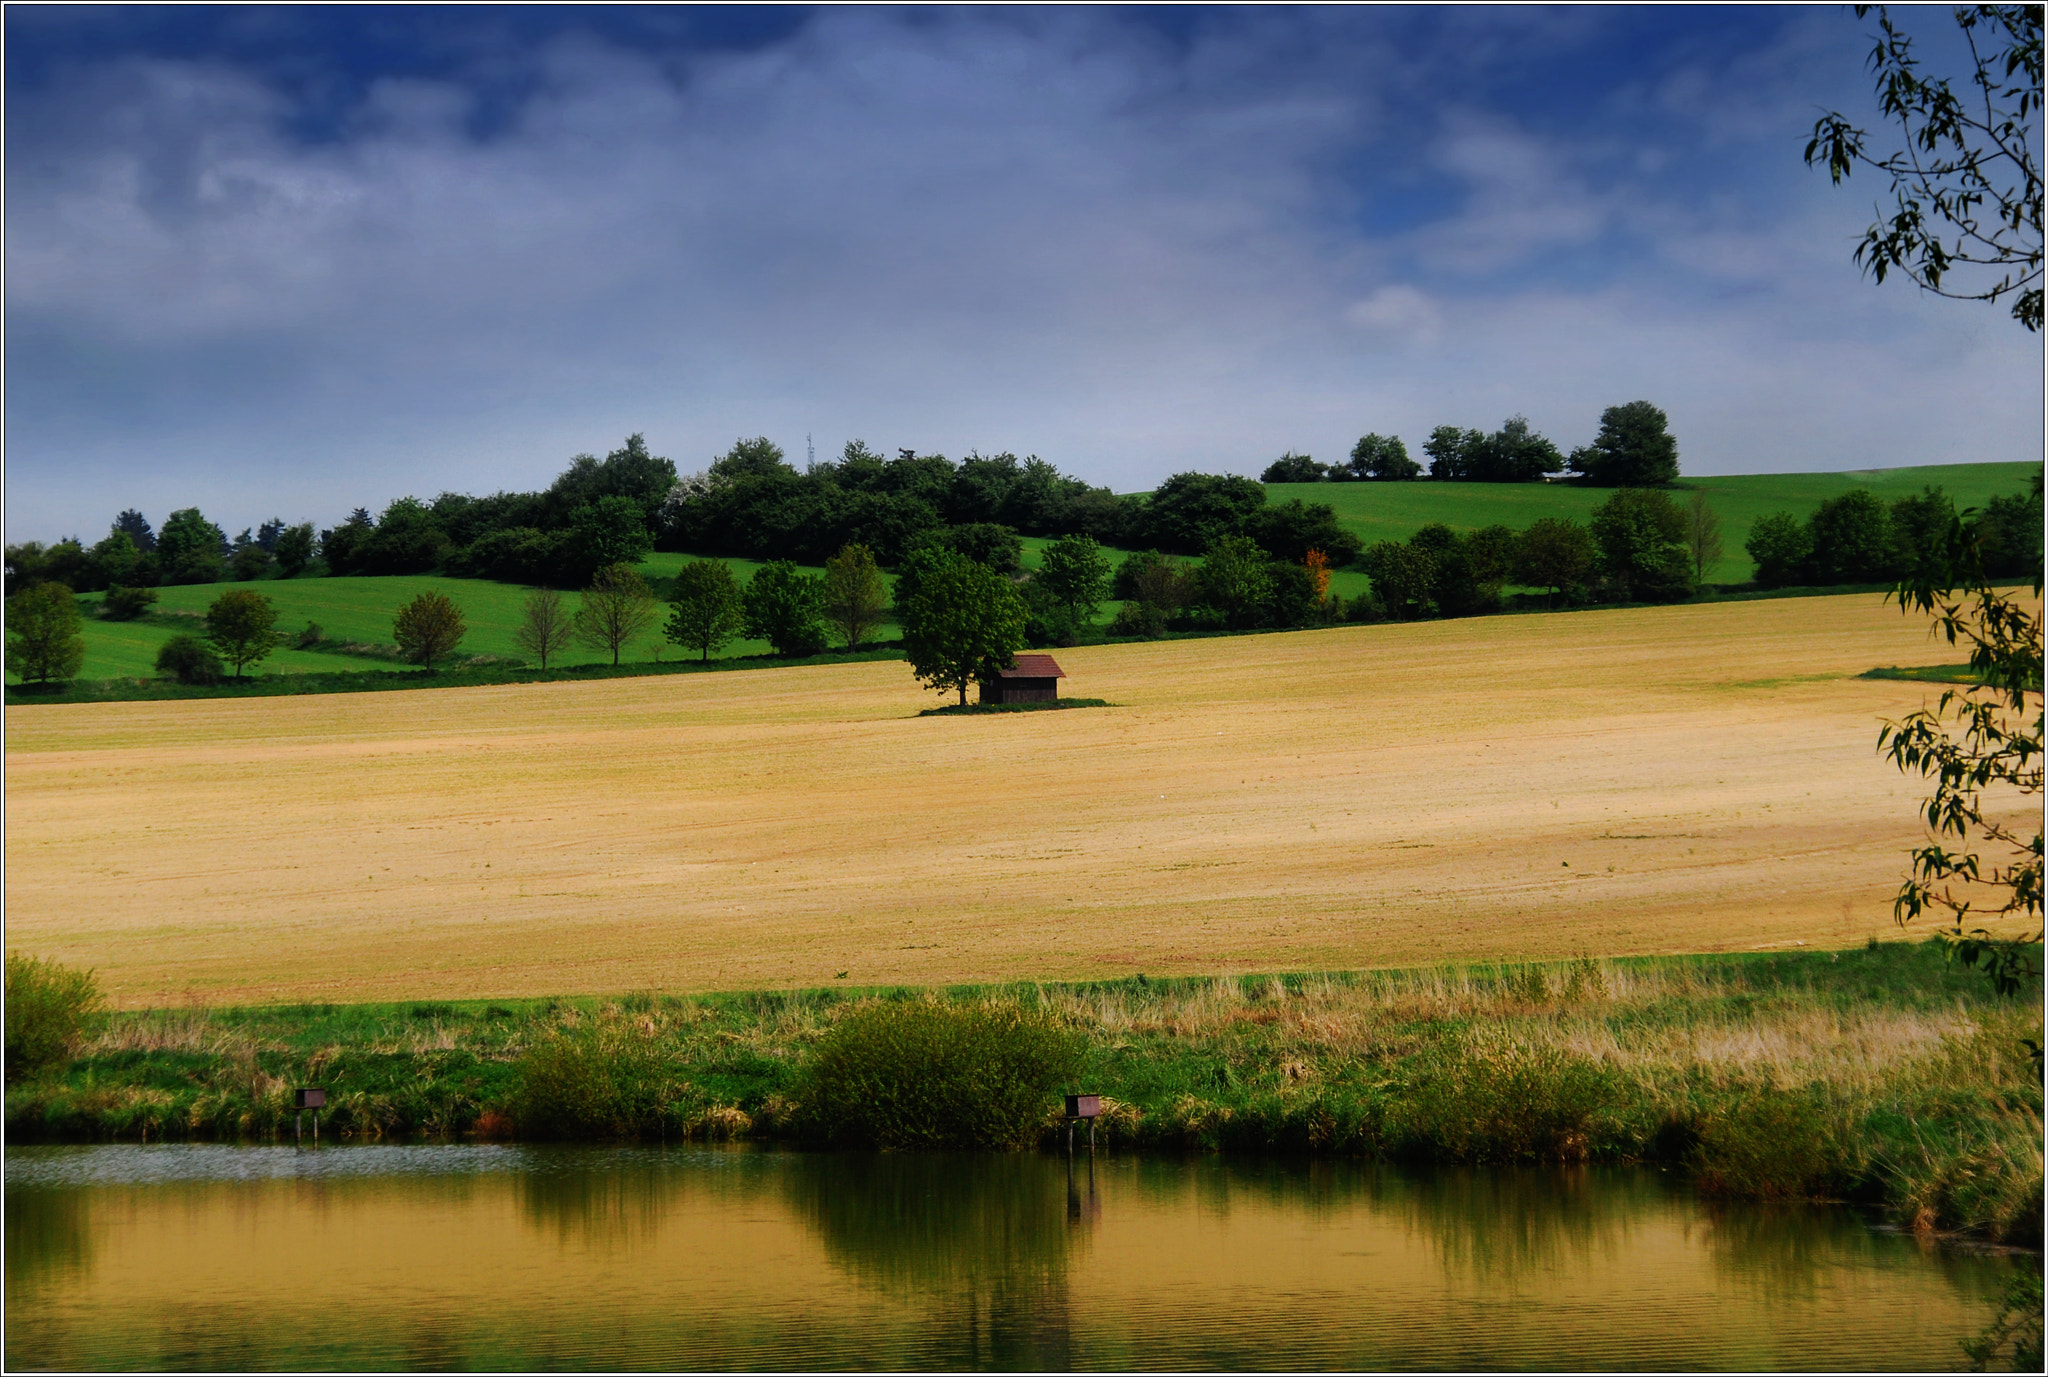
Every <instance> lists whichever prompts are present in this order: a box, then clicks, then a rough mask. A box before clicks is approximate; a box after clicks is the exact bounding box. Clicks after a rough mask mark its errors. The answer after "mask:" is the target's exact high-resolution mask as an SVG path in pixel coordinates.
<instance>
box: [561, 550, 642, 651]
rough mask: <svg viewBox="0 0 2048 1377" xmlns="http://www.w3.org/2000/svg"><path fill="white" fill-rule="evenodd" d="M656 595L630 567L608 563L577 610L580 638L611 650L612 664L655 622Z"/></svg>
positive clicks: (584, 642)
mask: <svg viewBox="0 0 2048 1377" xmlns="http://www.w3.org/2000/svg"><path fill="white" fill-rule="evenodd" d="M654 613H655V605H654V594H653V592H652V591H650V590H649V589H648V587H647V580H646V579H643V578H641V577H640V571H639V570H637V569H635V568H634V567H633V566H632V565H630V564H607V565H605V566H604V567H603V568H602V569H599V570H598V571H597V575H596V577H594V578H593V579H591V581H590V587H589V588H587V589H585V590H584V593H583V605H582V606H581V607H579V608H577V609H576V639H577V640H579V641H581V642H583V644H585V645H587V646H589V647H590V648H591V649H592V650H609V651H610V652H611V653H612V663H613V664H614V665H616V664H618V662H619V651H620V650H621V649H622V648H623V647H624V646H625V644H626V642H628V641H630V640H632V639H633V638H634V637H635V636H637V635H639V634H640V633H641V632H643V631H645V630H646V629H647V628H648V626H649V625H650V624H651V623H652V622H653V621H654Z"/></svg>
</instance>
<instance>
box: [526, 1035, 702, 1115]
mask: <svg viewBox="0 0 2048 1377" xmlns="http://www.w3.org/2000/svg"><path fill="white" fill-rule="evenodd" d="M663 1072H664V1066H663V1063H662V1060H661V1057H660V1054H659V1053H658V1052H657V1051H656V1050H655V1048H654V1046H653V1044H652V1042H651V1041H650V1040H648V1039H647V1038H645V1037H643V1036H641V1035H639V1034H638V1033H637V1032H635V1031H634V1030H632V1029H629V1028H621V1027H619V1026H617V1025H596V1026H586V1027H584V1028H580V1029H576V1030H573V1031H561V1032H557V1033H554V1034H552V1035H550V1036H547V1037H544V1038H542V1039H541V1040H540V1041H538V1042H535V1043H534V1044H533V1045H532V1046H530V1047H528V1048H527V1049H526V1052H525V1055H523V1056H521V1057H520V1058H519V1088H518V1089H517V1090H516V1091H514V1092H513V1097H512V1103H511V1111H512V1120H513V1122H514V1123H515V1124H516V1125H517V1126H518V1129H519V1132H520V1134H521V1135H522V1136H525V1137H529V1138H575V1139H587V1138H623V1137H631V1136H633V1135H634V1134H638V1133H645V1132H649V1131H651V1130H655V1129H658V1128H659V1126H660V1122H661V1113H662V1108H663V1102H664V1099H665V1095H664V1091H665V1090H666V1088H667V1078H666V1077H665V1075H664V1074H663Z"/></svg>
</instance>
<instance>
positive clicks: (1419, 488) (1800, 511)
mask: <svg viewBox="0 0 2048 1377" xmlns="http://www.w3.org/2000/svg"><path fill="white" fill-rule="evenodd" d="M2039 469H2040V465H2038V464H2025V463H2021V464H1929V465H1923V466H1920V467H1916V468H1901V469H1861V470H1856V471H1854V472H1849V473H1754V474H1733V475H1728V476H1712V475H1708V476H1692V475H1688V476H1685V477H1683V478H1681V479H1679V486H1680V488H1681V489H1683V490H1684V491H1679V492H1675V493H1673V494H1672V495H1673V496H1674V497H1675V498H1677V499H1678V500H1680V501H1685V500H1688V499H1689V496H1690V491H1691V490H1692V489H1699V490H1700V491H1703V492H1705V493H1706V494H1707V501H1708V502H1709V503H1710V504H1711V505H1712V507H1713V509H1714V513H1715V515H1717V516H1719V517H1720V518H1721V550H1722V553H1721V560H1720V562H1719V563H1718V564H1716V565H1715V566H1714V567H1713V568H1712V569H1710V570H1709V571H1708V573H1707V582H1709V583H1747V582H1749V580H1750V579H1751V578H1752V577H1753V576H1754V574H1755V566H1754V565H1753V564H1752V563H1751V562H1750V558H1749V556H1748V555H1747V554H1745V553H1744V552H1743V549H1742V544H1743V542H1744V541H1746V540H1748V539H1749V530H1750V527H1751V526H1753V525H1755V524H1756V521H1757V518H1758V517H1761V516H1767V515H1769V514H1770V513H1772V512H1791V513H1793V514H1794V515H1796V516H1801V517H1804V516H1806V515H1808V514H1810V513H1811V512H1812V511H1813V510H1814V508H1816V507H1818V506H1819V505H1820V504H1821V503H1822V502H1824V501H1826V500H1827V499H1828V498H1831V497H1840V496H1841V495H1842V494H1843V493H1846V492H1849V491H1851V490H1853V489H1855V488H1866V489H1868V490H1870V491H1871V492H1872V493H1874V494H1876V495H1877V496H1878V497H1880V498H1882V499H1884V500H1885V501H1887V502H1892V501H1896V500H1897V499H1899V498H1901V497H1905V496H1908V495H1909V494H1912V493H1917V492H1919V491H1920V489H1922V488H1923V487H1927V486H1929V485H1932V486H1934V487H1938V488H1940V489H1941V490H1942V491H1943V492H1945V493H1947V494H1948V495H1949V496H1950V497H1951V498H1953V499H1954V500H1955V503H1956V505H1957V506H1958V507H1982V506H1983V505H1984V504H1985V503H1986V502H1989V501H1990V500H1991V499H1992V498H1994V497H2002V496H2005V495H2007V494H2009V493H2016V492H2023V491H2025V490H2026V487H2027V484H2028V482H2029V481H2030V480H2031V479H2032V478H2033V476H2034V474H2035V473H2036V472H2038V471H2039ZM1612 495H1613V489H1611V488H1581V487H1576V486H1574V485H1572V484H1569V483H1432V482H1429V481H1428V480H1426V479H1425V480H1419V481H1417V482H1413V483H1269V484H1267V485H1266V496H1267V501H1269V502H1286V501H1288V500H1290V499H1292V498H1297V497H1298V498H1300V499H1301V500H1302V501H1304V502H1325V503H1328V504H1329V505H1330V506H1331V507H1333V508H1335V509H1336V512H1337V517H1338V519H1339V520H1340V521H1342V522H1343V523H1344V524H1345V525H1346V526H1348V527H1349V528H1350V529H1352V530H1353V531H1356V532H1357V533H1358V536H1359V538H1360V539H1361V540H1363V541H1364V542H1365V543H1366V544H1367V545H1371V544H1373V543H1374V542H1376V541H1381V540H1406V539H1407V538H1408V537H1409V536H1411V535H1413V534H1415V532H1416V531H1417V530H1419V529H1421V528H1422V527H1424V526H1426V525H1428V524H1429V523H1430V522H1432V521H1441V522H1443V523H1444V524H1445V525H1447V526H1449V527H1451V528H1452V529H1453V530H1459V531H1474V530H1478V529H1479V528H1480V527H1482V526H1492V525H1496V524H1498V525H1503V526H1511V527H1513V528H1514V529H1515V530H1518V531H1519V530H1522V529H1524V528H1525V527H1527V526H1528V525H1530V523H1532V522H1534V521H1536V520H1537V519H1539V518H1541V517H1546V516H1555V517H1569V518H1570V519H1572V520H1574V521H1578V522H1582V523H1583V522H1584V521H1586V520H1587V518H1589V517H1590V516H1592V514H1593V509H1594V508H1595V507H1598V506H1599V505H1600V504H1601V503H1603V502H1605V501H1606V500H1607V499H1608V498H1609V497H1610V496H1612ZM1331 586H1332V587H1333V588H1335V589H1337V591H1339V592H1342V593H1344V594H1345V595H1346V596H1350V595H1351V593H1352V590H1351V589H1349V588H1346V587H1343V586H1341V585H1340V584H1338V583H1336V582H1334V581H1333V582H1332V584H1331ZM1361 586H1362V584H1361Z"/></svg>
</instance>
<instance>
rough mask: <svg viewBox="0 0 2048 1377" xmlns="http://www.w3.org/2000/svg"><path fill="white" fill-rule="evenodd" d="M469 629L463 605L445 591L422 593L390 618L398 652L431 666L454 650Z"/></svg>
mask: <svg viewBox="0 0 2048 1377" xmlns="http://www.w3.org/2000/svg"><path fill="white" fill-rule="evenodd" d="M468 631H469V628H468V627H467V626H466V625H464V623H463V620H462V609H461V608H459V607H457V606H456V605H455V603H454V601H453V600H452V599H450V598H449V597H448V595H447V594H445V593H433V592H427V593H421V594H420V595H419V596H418V597H416V598H414V599H413V600H412V601H411V602H409V603H407V604H406V605H405V606H403V607H401V608H399V609H398V615H397V616H395V617H393V618H392V619H391V639H392V640H394V641H396V642H397V643H398V653H399V654H400V655H402V656H404V657H405V658H406V659H407V660H409V661H411V662H412V663H413V664H416V665H422V666H424V667H426V668H428V669H432V668H433V667H434V663H435V662H436V661H438V660H445V659H447V658H448V656H450V655H452V654H454V653H455V647H456V646H458V645H461V644H462V638H463V636H465V635H466V634H468Z"/></svg>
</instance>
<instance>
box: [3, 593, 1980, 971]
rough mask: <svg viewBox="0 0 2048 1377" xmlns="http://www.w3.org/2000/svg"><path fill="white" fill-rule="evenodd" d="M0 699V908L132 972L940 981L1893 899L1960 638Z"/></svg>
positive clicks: (1717, 925) (1643, 948)
mask: <svg viewBox="0 0 2048 1377" xmlns="http://www.w3.org/2000/svg"><path fill="white" fill-rule="evenodd" d="M1059 655H1060V661H1061V663H1062V664H1063V665H1064V666H1065V668H1066V669H1067V671H1068V673H1069V675H1070V676H1071V677H1070V678H1069V680H1068V682H1067V684H1066V685H1065V686H1064V689H1065V691H1066V692H1067V693H1069V694H1071V695H1075V696H1088V697H1101V698H1107V699H1109V700H1110V701H1111V702H1113V703H1115V704H1118V705H1119V706H1117V707H1112V708H1098V709H1084V710H1075V711H1070V712H1057V713H1031V714H1015V715H1003V716H987V717H956V718H919V717H918V716H917V715H916V714H917V712H918V710H919V709H920V708H924V707H929V706H936V705H938V704H939V703H941V702H943V701H945V700H943V699H941V698H940V697H938V696H937V695H934V694H931V693H927V692H924V691H921V690H920V689H918V688H917V686H916V685H915V683H914V681H913V680H912V679H911V677H910V673H909V670H908V668H907V667H906V666H904V665H902V664H893V663H880V664H861V665H845V666H835V667H825V668H816V669H789V670H762V671H757V672H736V673H727V674H706V675H681V676H674V677H663V678H648V679H630V680H616V681H610V682H600V683H590V684H550V685H519V686H507V687H496V688H476V689H446V690H427V691H421V692H416V693H375V694H331V695H323V696H312V697H304V698H272V699H259V700H253V701H239V702H237V701H223V700H201V701H188V702H171V703H114V704H89V705H79V706H53V707H32V708H17V709H11V710H9V711H8V713H7V720H6V727H7V755H6V771H7V773H6V781H7V813H6V824H7V826H6V858H7V873H6V900H7V911H6V944H7V947H8V949H9V950H12V951H20V952H26V953H29V954H34V955H42V956H54V957H56V958H58V959H60V960H64V961H67V962H74V963H78V964H82V965H90V966H94V967H97V968H98V971H99V974H100V979H101V981H102V984H103V985H104V986H105V987H106V988H107V990H108V991H109V993H110V995H111V997H112V998H113V999H114V1000H115V1002H117V1003H118V1004H121V1005H124V1006H139V1005H146V1004H166V1003H172V1004H175V1003H183V1002H186V1001H203V1002H207V1003H268V1002H275V1001H300V1000H322V1001H325V1000H332V1001H337V1002H340V1001H353V1000H375V999H419V998H429V997H442V998H450V997H486V996H497V995H534V994H547V993H592V992H618V991H627V990H635V989H658V990H663V991H691V990H705V989H730V988H741V987H773V986H787V985H805V986H808V985H821V984H829V983H831V982H832V981H833V980H834V979H835V978H839V977H840V976H841V973H844V978H845V979H846V980H847V982H848V983H849V984H856V985H868V984H881V983H895V982H903V983H917V984H943V983H949V982H967V981H977V982H978V981H992V980H1004V979H1011V978H1020V977H1043V978H1085V977H1091V976H1102V975H1128V974H1130V973H1132V972H1136V971H1145V972H1149V973H1160V974H1164V973H1177V972H1195V971H1201V972H1229V971H1239V970H1262V971H1270V970H1299V969H1329V968H1342V967H1360V966H1378V965H1401V964H1413V963H1418V962H1428V961H1435V960H1442V959H1458V960H1462V959H1489V958H1521V957H1557V956H1570V955H1575V954H1582V953H1590V954H1600V955H1619V954H1626V953H1651V952H1672V951H1724V950H1745V949H1751V948H1761V947H1770V946H1786V945H1791V944H1793V943H1795V942H1802V941H1803V942H1806V943H1809V944H1813V945H1827V946H1841V945H1846V944H1849V943H1855V942H1861V941H1862V940H1864V938H1865V937H1866V936H1868V935H1871V934H1878V935H1880V936H1887V937H1888V936H1891V935H1892V934H1893V933H1894V932H1895V929H1893V927H1892V925H1891V921H1890V896H1891V894H1892V892H1893V891H1894V890H1895V888H1896V886H1897V884H1898V881H1899V878H1900V876H1901V874H1902V872H1903V868H1904V864H1905V853H1906V851H1907V849H1908V847H1910V846H1911V845H1912V844H1913V843H1914V842H1915V840H1916V838H1917V837H1918V836H1919V832H1918V828H1917V825H1916V816H1915V804H1916V802H1917V800H1918V799H1919V798H1920V796H1921V795H1922V793H1923V792H1924V789H1923V786H1922V785H1921V784H1920V783H1919V782H1918V781H1917V780H1909V779H1906V778H1903V777H1902V776H1900V775H1899V774H1898V773H1897V772H1896V771H1894V770H1893V769H1892V768H1891V767H1890V766H1889V765H1887V764H1886V763H1885V762H1883V761H1882V760H1880V759H1879V758H1878V757H1877V755H1876V754H1875V751H1874V746H1875V741H1876V733H1877V726H1878V721H1879V719H1880V718H1883V717H1886V716H1893V717H1896V716H1899V715H1901V714H1903V713H1905V712H1908V711H1910V710H1912V709H1913V708H1914V707H1916V706H1918V705H1920V704H1921V703H1922V702H1923V701H1929V700H1931V699H1932V698H1933V697H1934V696H1936V695H1937V694H1938V692H1939V690H1938V689H1937V688H1935V687H1933V686H1929V685H1925V684H1915V683H1902V682H1895V681H1859V680H1856V679H1854V678H1853V677H1851V676H1854V675H1856V674H1858V673H1860V672H1861V671H1863V670H1866V669H1869V668H1871V667H1872V666H1875V665H1888V664H1902V665H1911V664H1928V663H1936V662H1941V661H1945V660H1947V661H1953V660H1956V659H1960V658H1961V656H1960V655H1959V654H1957V653H1956V652H1954V651H1951V650H1950V649H1949V648H1948V647H1947V646H1945V645H1940V646H1938V645H1936V644H1934V643H1933V642H1931V641H1929V640H1928V638H1927V636H1926V633H1925V624H1924V622H1922V621H1921V620H1919V619H1917V618H1907V617H1902V616H1901V615H1900V614H1899V612H1898V610H1897V609H1896V608H1892V607H1886V606H1884V605H1882V604H1881V602H1880V600H1879V599H1878V598H1877V597H1875V596H1872V595H1861V596H1853V597H1840V598H1806V599H1789V600H1784V601H1771V602H1753V603H1723V604H1712V605H1702V606H1694V607H1677V608H1664V609H1651V610H1619V611H1592V612H1584V613H1574V614H1567V615H1554V616H1524V617H1501V618H1490V619H1483V620H1472V621H1456V622H1432V623H1423V624H1418V625H1409V626H1378V627H1347V628H1341V629H1334V630H1327V631H1312V632H1300V633H1292V634H1285V635H1268V636H1255V637H1240V638H1233V639H1219V640H1197V641H1182V642H1171V643H1164V644H1154V645H1123V646H1108V647H1094V648H1085V649H1078V650H1071V651H1062V652H1060V653H1059Z"/></svg>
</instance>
